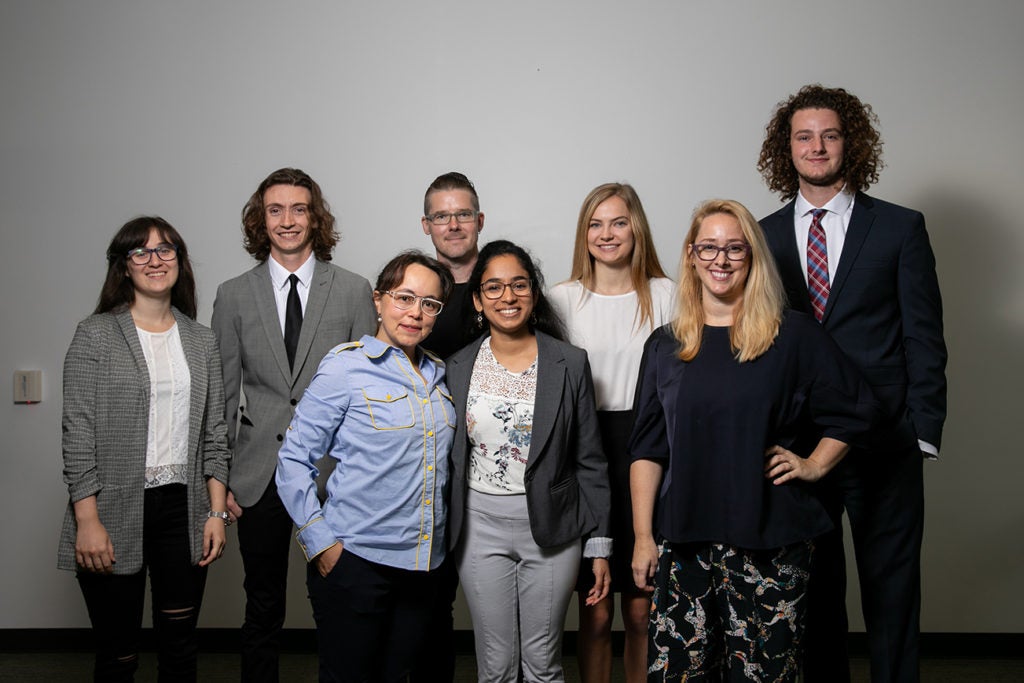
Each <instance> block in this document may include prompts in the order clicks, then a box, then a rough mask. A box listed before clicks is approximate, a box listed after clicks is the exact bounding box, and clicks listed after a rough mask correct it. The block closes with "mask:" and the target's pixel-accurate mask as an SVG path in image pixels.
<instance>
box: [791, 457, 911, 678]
mask: <svg viewBox="0 0 1024 683" xmlns="http://www.w3.org/2000/svg"><path fill="white" fill-rule="evenodd" d="M922 470H923V458H922V456H921V453H920V452H919V451H918V450H917V449H916V448H910V449H906V450H903V451H900V452H888V453H885V452H870V453H869V452H864V451H854V452H852V453H850V455H848V456H847V457H846V458H845V459H844V460H843V462H841V463H840V464H839V465H838V466H837V467H836V469H835V470H833V471H832V472H831V473H830V474H829V476H828V477H827V478H826V479H825V480H824V481H823V482H822V486H823V495H824V498H825V501H826V504H827V506H828V507H829V514H830V515H831V516H832V517H833V519H834V521H835V523H836V530H835V531H833V532H830V533H829V534H827V535H826V536H824V537H822V538H820V539H818V540H817V541H816V543H815V545H816V548H817V551H816V553H815V559H814V564H813V567H812V574H811V583H810V586H809V587H808V608H807V609H808V612H807V638H806V642H805V645H806V650H805V656H804V680H805V681H806V683H848V682H849V680H850V666H849V657H848V653H847V650H846V638H847V617H846V558H845V554H844V550H843V536H842V526H841V522H842V513H843V510H844V509H845V510H846V514H847V515H848V517H849V521H850V532H851V535H852V538H853V546H854V550H855V553H856V560H857V574H858V577H859V579H860V591H861V609H862V610H863V613H864V624H865V626H866V628H867V635H868V647H869V649H870V653H871V680H872V681H873V683H890V682H892V683H896V682H899V683H917V681H919V680H920V673H919V663H918V656H919V645H918V641H919V636H920V614H921V539H922V536H923V532H924V482H923V471H922Z"/></svg>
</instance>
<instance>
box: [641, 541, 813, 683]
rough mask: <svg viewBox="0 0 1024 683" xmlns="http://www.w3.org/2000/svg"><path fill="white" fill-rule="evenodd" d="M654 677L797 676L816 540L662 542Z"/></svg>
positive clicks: (651, 646)
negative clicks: (768, 545)
mask: <svg viewBox="0 0 1024 683" xmlns="http://www.w3.org/2000/svg"><path fill="white" fill-rule="evenodd" d="M658 550H659V559H658V571H657V575H656V577H655V588H654V595H653V598H652V603H651V621H650V626H649V642H648V648H647V664H648V669H647V671H648V677H647V680H648V681H702V682H704V681H708V682H710V681H759V682H762V681H763V682H768V681H780V682H781V681H795V680H796V677H797V672H798V670H799V661H800V660H799V649H800V640H801V638H802V636H803V625H804V595H805V592H806V588H807V578H808V567H810V563H811V553H812V550H813V545H812V544H811V542H810V541H804V542H801V543H795V544H793V545H789V546H786V547H784V548H781V549H779V548H776V549H772V550H744V549H742V548H736V547H734V546H729V545H723V544H718V543H714V544H707V543H687V544H675V545H671V544H669V543H668V542H663V543H662V545H661V546H660V547H659V549H658Z"/></svg>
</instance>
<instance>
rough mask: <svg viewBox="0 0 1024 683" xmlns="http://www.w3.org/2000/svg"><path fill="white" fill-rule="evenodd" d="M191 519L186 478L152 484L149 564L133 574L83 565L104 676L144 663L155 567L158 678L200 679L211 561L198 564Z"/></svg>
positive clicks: (146, 523) (146, 537) (146, 521)
mask: <svg viewBox="0 0 1024 683" xmlns="http://www.w3.org/2000/svg"><path fill="white" fill-rule="evenodd" d="M188 524H189V520H188V492H187V490H186V488H185V485H184V484H168V485H166V486H159V487H156V488H151V489H146V495H145V512H144V517H143V532H142V533H143V565H142V569H141V570H139V572H138V573H135V574H129V575H119V574H93V573H89V572H83V571H80V572H78V584H79V586H80V587H81V589H82V595H83V596H85V605H86V608H87V609H88V610H89V619H90V621H92V630H93V636H94V638H95V641H96V664H95V668H94V670H93V675H94V679H95V680H96V681H131V680H133V677H134V675H135V670H136V669H137V668H138V666H139V640H140V636H141V633H142V611H143V605H144V603H145V597H146V596H145V593H146V570H147V569H148V570H149V580H150V586H151V591H152V596H153V630H154V632H155V634H156V640H157V672H158V674H157V675H158V680H160V681H195V680H196V657H197V654H198V650H199V648H198V645H197V643H196V622H197V621H198V619H199V606H200V604H201V603H202V601H203V589H204V588H205V587H206V568H205V567H199V566H196V565H193V564H192V559H191V551H190V549H189V539H188ZM117 550H118V549H117V548H114V553H115V555H116V554H117Z"/></svg>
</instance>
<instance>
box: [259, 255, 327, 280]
mask: <svg viewBox="0 0 1024 683" xmlns="http://www.w3.org/2000/svg"><path fill="white" fill-rule="evenodd" d="M267 266H268V267H269V269H270V281H271V282H272V283H273V284H274V289H283V288H285V287H286V286H288V276H289V275H291V273H290V272H289V271H288V269H287V268H285V267H284V266H282V265H281V264H280V263H278V262H277V261H275V260H274V257H273V256H271V257H268V258H267ZM315 269H316V255H315V254H310V255H309V258H307V259H306V261H305V263H303V264H302V265H301V266H299V267H298V268H297V269H296V270H295V277H297V278H299V282H300V283H301V284H302V285H304V286H305V287H307V288H308V287H309V283H310V282H312V281H313V271H314V270H315Z"/></svg>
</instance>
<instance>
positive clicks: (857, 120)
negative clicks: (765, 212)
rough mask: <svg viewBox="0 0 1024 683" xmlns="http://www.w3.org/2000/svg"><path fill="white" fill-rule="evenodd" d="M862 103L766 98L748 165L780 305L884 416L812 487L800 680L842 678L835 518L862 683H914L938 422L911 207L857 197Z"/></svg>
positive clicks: (866, 149) (806, 91)
mask: <svg viewBox="0 0 1024 683" xmlns="http://www.w3.org/2000/svg"><path fill="white" fill-rule="evenodd" d="M876 124H877V117H876V116H875V114H874V112H873V111H872V109H871V107H870V106H869V105H867V104H865V103H863V102H861V101H860V99H858V98H857V97H856V96H854V95H853V94H851V93H848V92H847V91H845V90H843V89H842V88H825V87H822V86H820V85H808V86H805V87H803V88H801V89H800V91H799V92H797V93H796V94H795V95H793V96H792V97H790V98H789V99H788V100H786V101H784V102H782V103H780V104H779V105H778V107H777V109H776V111H775V115H774V116H773V118H772V120H771V122H770V123H769V124H768V126H767V128H766V134H765V139H764V144H763V145H762V147H761V156H760V159H759V160H758V170H759V171H760V172H761V175H762V176H763V177H764V179H765V181H766V182H767V184H768V187H769V188H770V189H771V190H772V191H774V192H777V193H779V195H780V196H781V197H782V198H783V199H784V200H789V201H788V203H787V204H786V205H785V206H784V207H783V208H782V209H780V210H779V211H776V212H775V213H773V214H771V215H770V216H767V217H765V218H764V219H762V220H761V226H762V227H763V228H764V231H765V234H766V236H767V238H768V243H769V246H770V248H771V250H772V253H773V254H774V255H775V260H776V262H777V263H778V266H779V271H780V274H781V275H782V280H783V283H784V284H785V288H786V294H787V296H788V298H789V304H790V306H792V307H793V308H794V309H797V310H800V311H805V312H806V313H808V314H810V315H814V316H815V317H817V318H818V320H819V321H820V322H821V324H822V325H823V326H824V328H825V329H826V330H828V332H829V333H830V334H831V335H832V337H833V338H834V339H835V341H836V342H837V343H838V344H839V346H840V347H841V348H842V349H843V351H844V352H845V353H846V354H847V355H848V356H849V357H850V358H851V359H852V360H853V362H854V363H855V364H856V365H857V366H858V367H859V368H860V370H861V372H862V373H863V374H864V377H865V378H866V379H867V381H868V383H869V384H870V385H871V387H872V390H873V391H874V393H875V396H876V398H877V399H878V402H879V403H880V406H881V408H882V410H883V411H884V417H885V421H884V423H883V424H882V426H881V427H880V428H879V429H878V430H876V432H875V433H874V434H872V436H871V439H870V442H867V443H864V444H860V447H859V448H857V449H855V450H853V451H852V452H851V454H850V456H849V457H847V458H846V459H845V460H844V461H843V462H842V463H841V464H840V465H839V466H838V467H836V469H835V470H834V471H833V472H832V473H831V474H830V475H829V476H828V477H827V478H826V479H825V480H823V481H822V484H821V493H822V496H823V497H824V498H825V502H826V506H827V507H828V508H829V510H830V514H831V515H832V517H833V520H834V522H835V525H836V528H835V530H834V531H833V532H831V533H830V534H827V535H826V536H825V537H822V538H820V539H818V541H817V543H816V549H815V559H814V565H813V570H814V573H813V574H812V578H811V584H810V586H809V589H808V600H809V604H808V613H807V634H806V638H805V652H806V654H805V658H804V680H805V681H807V683H816V682H819V681H827V682H828V683H835V682H837V681H838V682H840V683H841V682H842V681H849V680H850V671H849V662H848V657H847V651H846V638H847V619H846V600H845V596H846V564H845V558H844V554H843V541H842V513H843V510H845V511H846V514H847V516H848V518H849V522H850V528H851V532H852V536H853V543H854V548H855V549H856V560H857V573H858V577H859V579H860V587H861V607H862V609H863V612H864V621H865V624H866V626H867V632H868V644H869V648H870V652H871V677H872V681H875V682H876V683H877V682H879V681H915V682H916V681H918V680H919V672H918V639H919V631H920V607H921V579H920V564H921V538H922V531H923V524H924V486H923V472H922V470H923V467H922V463H923V460H924V459H925V458H934V457H936V456H937V455H938V448H939V445H940V442H941V439H942V426H943V422H944V421H945V417H946V376H945V367H946V345H945V342H944V340H943V336H942V300H941V297H940V295H939V284H938V279H937V278H936V274H935V257H934V255H933V254H932V248H931V245H930V244H929V241H928V233H927V232H926V231H925V224H924V216H922V215H921V213H919V212H917V211H913V210H911V209H907V208H904V207H901V206H897V205H895V204H890V203H888V202H884V201H881V200H879V199H875V198H874V197H871V196H869V195H867V194H865V193H864V192H865V191H866V190H867V189H868V187H869V186H870V185H871V184H873V183H876V182H878V173H879V171H880V170H881V168H882V160H881V151H882V142H881V137H880V136H879V133H878V130H877V127H876Z"/></svg>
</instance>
